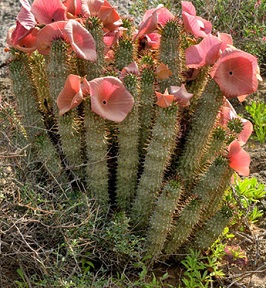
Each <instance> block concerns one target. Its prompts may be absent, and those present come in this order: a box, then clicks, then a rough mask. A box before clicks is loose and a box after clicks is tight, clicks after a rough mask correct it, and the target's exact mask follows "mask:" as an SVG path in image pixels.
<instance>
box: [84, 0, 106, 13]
mask: <svg viewBox="0 0 266 288" xmlns="http://www.w3.org/2000/svg"><path fill="white" fill-rule="evenodd" d="M86 2H87V3H88V6H89V10H90V13H91V15H93V16H96V15H98V13H99V11H100V9H101V6H102V5H103V3H104V0H88V1H86Z"/></svg>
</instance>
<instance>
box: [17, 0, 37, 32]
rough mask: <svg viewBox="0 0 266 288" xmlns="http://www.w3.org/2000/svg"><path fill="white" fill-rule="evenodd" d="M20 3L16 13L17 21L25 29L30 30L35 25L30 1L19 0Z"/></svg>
mask: <svg viewBox="0 0 266 288" xmlns="http://www.w3.org/2000/svg"><path fill="white" fill-rule="evenodd" d="M20 3H21V5H22V7H21V9H20V11H19V13H18V15H17V19H16V20H17V21H18V22H19V23H20V24H21V26H23V27H24V28H25V29H26V30H28V31H29V30H31V29H32V28H34V27H35V25H36V21H35V18H34V15H33V14H32V12H31V6H30V3H29V2H28V1H27V0H20Z"/></svg>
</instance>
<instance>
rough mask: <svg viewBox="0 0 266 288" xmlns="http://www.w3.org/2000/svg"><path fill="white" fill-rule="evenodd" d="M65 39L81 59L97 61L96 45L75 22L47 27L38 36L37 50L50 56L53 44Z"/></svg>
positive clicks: (59, 23)
mask: <svg viewBox="0 0 266 288" xmlns="http://www.w3.org/2000/svg"><path fill="white" fill-rule="evenodd" d="M57 39H63V40H64V41H66V42H67V43H69V44H70V45H71V48H72V49H73V51H74V52H76V54H77V56H78V57H79V58H83V59H86V60H90V61H93V62H94V61H96V59H97V54H96V44H95V41H94V39H93V37H92V35H91V34H90V32H89V31H88V30H86V29H85V28H84V27H83V26H82V25H81V24H80V23H79V22H77V21H75V20H68V21H57V22H54V23H51V24H48V25H46V26H45V27H44V28H42V29H41V30H40V32H39V33H38V35H37V49H38V51H39V52H40V53H41V54H44V55H46V54H49V52H50V48H51V46H52V42H53V41H54V40H57Z"/></svg>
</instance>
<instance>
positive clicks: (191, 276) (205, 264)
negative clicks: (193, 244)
mask: <svg viewBox="0 0 266 288" xmlns="http://www.w3.org/2000/svg"><path fill="white" fill-rule="evenodd" d="M219 258H220V257H218V258H216V256H202V254H201V252H200V251H195V250H190V253H189V254H188V255H187V256H186V257H185V259H184V260H182V261H181V263H182V264H183V265H184V266H185V268H186V270H185V271H184V273H183V275H184V277H183V278H182V282H183V283H184V285H185V286H184V287H187V288H194V287H195V288H197V287H210V285H211V283H213V282H214V279H215V278H216V277H222V276H224V273H223V272H222V270H221V269H219V264H220V263H219V260H221V259H219Z"/></svg>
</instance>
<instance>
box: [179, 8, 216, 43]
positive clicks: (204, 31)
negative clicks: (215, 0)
mask: <svg viewBox="0 0 266 288" xmlns="http://www.w3.org/2000/svg"><path fill="white" fill-rule="evenodd" d="M182 17H183V22H184V28H185V30H186V31H187V32H188V33H191V34H193V35H194V36H195V37H203V38H204V37H206V36H207V35H208V34H210V33H211V30H212V24H211V22H209V21H207V20H205V19H203V18H201V17H199V16H192V15H190V14H188V13H187V12H182Z"/></svg>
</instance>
